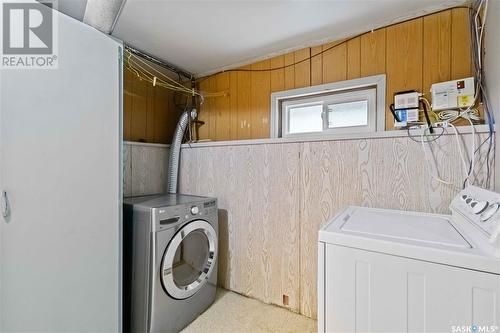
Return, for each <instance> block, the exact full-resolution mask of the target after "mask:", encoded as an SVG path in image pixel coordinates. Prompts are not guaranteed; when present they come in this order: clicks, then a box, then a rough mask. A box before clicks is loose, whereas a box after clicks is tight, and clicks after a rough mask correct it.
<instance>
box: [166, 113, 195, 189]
mask: <svg viewBox="0 0 500 333" xmlns="http://www.w3.org/2000/svg"><path fill="white" fill-rule="evenodd" d="M189 117H190V115H189V110H186V111H184V112H183V113H182V114H181V117H180V119H179V122H178V123H177V127H176V128H175V133H174V138H173V139H172V145H171V146H170V159H169V161H168V193H172V194H175V193H177V180H178V177H179V162H180V157H181V144H182V138H183V137H184V132H185V131H186V127H187V125H188V123H189Z"/></svg>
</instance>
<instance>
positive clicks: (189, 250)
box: [161, 220, 217, 299]
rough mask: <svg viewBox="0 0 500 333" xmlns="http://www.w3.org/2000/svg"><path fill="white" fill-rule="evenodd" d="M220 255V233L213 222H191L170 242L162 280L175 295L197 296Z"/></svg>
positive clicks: (162, 271)
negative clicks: (211, 223) (217, 233)
mask: <svg viewBox="0 0 500 333" xmlns="http://www.w3.org/2000/svg"><path fill="white" fill-rule="evenodd" d="M216 257H217V235H216V233H215V230H214V228H213V227H212V226H211V225H210V223H208V222H206V221H203V220H195V221H192V222H190V223H188V224H186V225H185V226H183V227H182V228H181V229H180V230H179V231H177V233H176V234H175V236H174V237H173V238H172V240H171V241H170V243H169V244H168V247H167V249H166V250H165V254H164V255H163V259H162V270H161V281H162V284H163V287H164V288H165V291H166V292H167V293H168V294H169V295H170V296H171V297H173V298H176V299H184V298H188V297H190V296H192V295H194V294H195V293H196V292H197V291H198V290H200V288H202V287H203V285H204V284H205V283H207V281H208V278H209V277H210V273H211V272H212V270H213V268H214V266H215V258H216Z"/></svg>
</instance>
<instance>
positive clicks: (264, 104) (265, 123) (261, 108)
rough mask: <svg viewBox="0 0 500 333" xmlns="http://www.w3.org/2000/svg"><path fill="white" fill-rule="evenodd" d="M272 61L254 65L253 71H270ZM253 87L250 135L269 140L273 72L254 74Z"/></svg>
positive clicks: (252, 75)
mask: <svg viewBox="0 0 500 333" xmlns="http://www.w3.org/2000/svg"><path fill="white" fill-rule="evenodd" d="M269 68H271V67H270V60H264V61H261V62H259V63H256V64H253V65H252V69H253V70H262V69H269ZM250 75H251V79H252V81H251V82H252V83H251V85H252V87H251V100H250V103H251V109H252V122H251V128H250V133H251V136H252V138H254V139H259V138H268V137H269V117H270V114H269V110H270V105H271V100H270V99H269V96H270V95H271V72H270V71H261V72H252V73H251V74H250Z"/></svg>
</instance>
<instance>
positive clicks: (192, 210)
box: [191, 206, 200, 215]
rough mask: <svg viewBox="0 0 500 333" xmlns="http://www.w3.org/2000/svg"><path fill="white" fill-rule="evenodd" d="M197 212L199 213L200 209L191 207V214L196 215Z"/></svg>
mask: <svg viewBox="0 0 500 333" xmlns="http://www.w3.org/2000/svg"><path fill="white" fill-rule="evenodd" d="M199 212H200V209H199V208H198V206H193V207H191V214H193V215H198V213H199Z"/></svg>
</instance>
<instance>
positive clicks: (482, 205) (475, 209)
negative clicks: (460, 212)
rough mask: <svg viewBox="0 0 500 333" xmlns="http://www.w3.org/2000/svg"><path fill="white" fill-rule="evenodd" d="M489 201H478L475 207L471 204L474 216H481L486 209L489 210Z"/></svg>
mask: <svg viewBox="0 0 500 333" xmlns="http://www.w3.org/2000/svg"><path fill="white" fill-rule="evenodd" d="M488 205H489V204H488V201H477V202H474V205H472V204H471V207H472V212H473V213H474V214H477V215H479V214H481V213H482V212H484V210H485V209H486V208H488Z"/></svg>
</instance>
